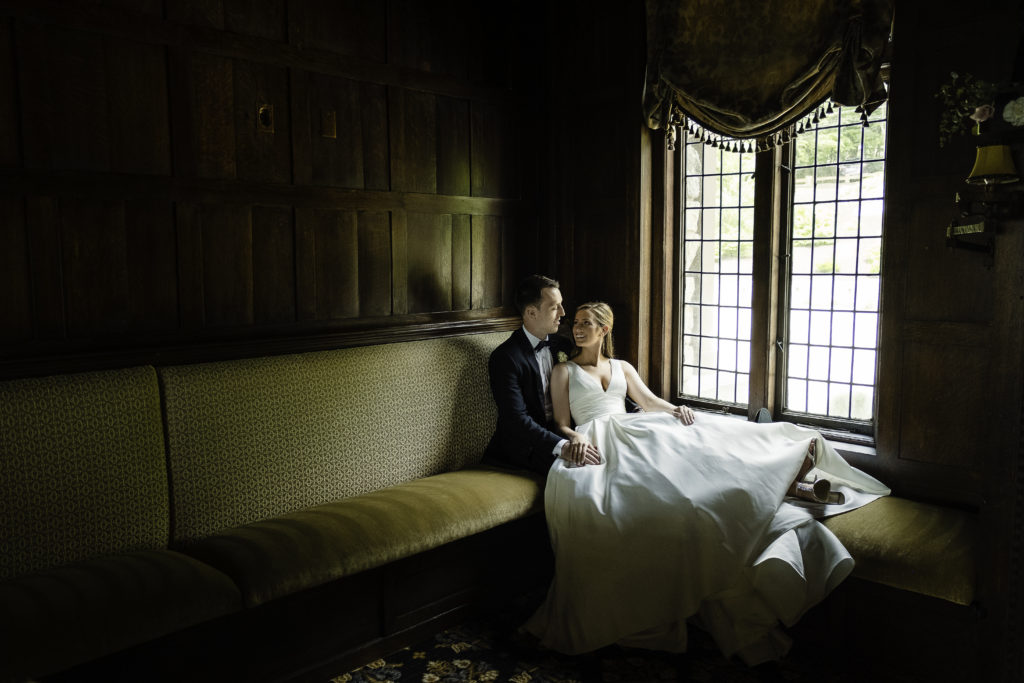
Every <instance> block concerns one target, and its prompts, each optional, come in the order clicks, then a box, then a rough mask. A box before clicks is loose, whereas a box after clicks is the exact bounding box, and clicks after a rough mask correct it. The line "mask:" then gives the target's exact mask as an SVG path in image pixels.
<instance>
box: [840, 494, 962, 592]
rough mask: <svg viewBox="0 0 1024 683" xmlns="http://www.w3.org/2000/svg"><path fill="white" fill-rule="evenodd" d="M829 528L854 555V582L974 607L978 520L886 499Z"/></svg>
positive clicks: (935, 507) (859, 510)
mask: <svg viewBox="0 0 1024 683" xmlns="http://www.w3.org/2000/svg"><path fill="white" fill-rule="evenodd" d="M825 526H827V527H828V528H829V529H831V530H832V532H833V533H834V534H835V535H836V537H838V538H839V540H840V541H842V543H843V545H844V546H846V548H847V550H849V551H850V554H851V555H853V558H854V560H855V562H856V566H855V568H854V570H853V575H854V576H857V577H859V578H862V579H867V580H868V581H874V582H876V583H881V584H885V585H887V586H892V587H894V588H902V589H904V590H909V591H913V592H915V593H923V594H924V595H930V596H932V597H936V598H942V599H943V600H948V601H950V602H955V603H958V604H960V605H969V604H971V603H972V602H973V601H974V597H975V561H976V560H975V557H976V547H975V542H976V541H975V539H976V538H977V520H976V515H974V514H972V513H970V512H965V511H963V510H956V509H952V508H946V507H940V506H937V505H929V504H927V503H919V502H916V501H911V500H907V499H905V498H895V497H891V496H887V497H885V498H880V499H878V500H876V501H875V502H873V503H869V504H868V505H865V506H864V507H862V508H859V509H857V510H854V511H852V512H848V513H846V514H842V515H837V516H835V517H830V518H829V519H827V520H825Z"/></svg>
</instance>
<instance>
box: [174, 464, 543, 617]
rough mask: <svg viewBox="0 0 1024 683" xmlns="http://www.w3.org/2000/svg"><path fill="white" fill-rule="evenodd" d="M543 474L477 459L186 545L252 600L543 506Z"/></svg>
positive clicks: (468, 533)
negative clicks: (460, 467) (473, 464)
mask: <svg viewBox="0 0 1024 683" xmlns="http://www.w3.org/2000/svg"><path fill="white" fill-rule="evenodd" d="M542 491H543V480H542V478H541V477H539V476H534V475H528V474H519V473H513V472H508V471H504V470H500V469H497V468H487V467H474V468H469V469H465V470H461V471H458V472H448V473H446V474H439V475H436V476H433V477H426V478H424V479H418V480H416V481H411V482H408V483H405V484H399V485H397V486H393V487H390V488H387V489H384V490H381V491H374V492H372V493H367V494H365V495H362V496H356V497H354V498H348V499H346V500H341V501H337V502H334V503H330V504H327V505H321V506H318V507H314V508H310V509H308V510H301V511H298V512H292V513H289V514H286V515H282V516H280V517H277V518H275V519H270V520H265V521H262V522H254V523H253V524H249V525H246V526H244V527H240V528H236V529H229V530H226V531H223V532H221V533H218V534H215V535H213V536H210V537H208V538H204V539H202V540H201V541H198V542H197V543H194V544H190V545H189V546H187V547H186V549H185V552H187V553H189V554H190V555H193V556H195V557H197V558H198V559H200V560H202V561H203V562H206V563H207V564H210V565H211V566H213V567H216V568H218V569H220V570H221V571H223V572H224V573H225V574H227V575H228V576H230V577H231V578H232V579H233V580H234V581H235V583H237V584H238V585H239V586H240V587H241V588H242V594H243V596H244V598H245V603H246V605H247V606H250V607H252V606H255V605H259V604H261V603H264V602H267V601H268V600H272V599H274V598H278V597H281V596H284V595H288V594H290V593H294V592H296V591H299V590H302V589H304V588H311V587H313V586H318V585H320V584H323V583H327V582H328V581H331V580H334V579H337V578H340V577H343V576H348V575H350V574H355V573H356V572H360V571H364V570H366V569H371V568H373V567H378V566H381V565H384V564H387V563H388V562H392V561H394V560H397V559H400V558H403V557H409V556H411V555H414V554H416V553H419V552H422V551H424V550H429V549H431V548H436V547H438V546H441V545H443V544H445V543H448V542H450V541H454V540H457V539H460V538H465V537H467V536H471V535H473V534H476V533H479V532H481V531H485V530H487V529H491V528H493V527H496V526H498V525H499V524H503V523H505V522H509V521H511V520H514V519H518V518H520V517H522V516H524V515H527V514H530V513H532V512H537V511H539V510H540V509H541V506H542V502H543V494H542Z"/></svg>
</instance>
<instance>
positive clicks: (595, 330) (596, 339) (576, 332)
mask: <svg viewBox="0 0 1024 683" xmlns="http://www.w3.org/2000/svg"><path fill="white" fill-rule="evenodd" d="M607 333H608V328H606V327H602V326H601V325H598V324H597V320H595V319H594V314H593V313H591V312H590V311H576V318H575V319H573V321H572V338H573V339H574V340H575V341H576V346H579V347H580V348H584V347H587V346H593V345H594V344H600V343H601V340H602V339H604V335H606V334H607Z"/></svg>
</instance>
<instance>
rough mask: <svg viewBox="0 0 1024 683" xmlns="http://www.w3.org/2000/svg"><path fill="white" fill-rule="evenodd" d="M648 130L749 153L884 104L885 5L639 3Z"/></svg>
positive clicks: (710, 0) (888, 23)
mask: <svg viewBox="0 0 1024 683" xmlns="http://www.w3.org/2000/svg"><path fill="white" fill-rule="evenodd" d="M646 3H647V4H646V7H647V77H646V82H645V84H644V96H643V107H644V114H645V116H646V118H647V125H648V126H650V127H651V128H652V129H654V130H665V131H666V134H667V135H666V138H667V140H668V144H669V146H670V147H673V146H674V142H675V130H676V127H677V126H681V125H685V126H686V127H687V129H688V130H689V132H690V134H691V135H694V136H697V137H698V138H700V139H701V140H703V141H705V142H707V143H708V144H715V145H716V146H722V147H726V148H728V149H733V150H735V151H758V150H762V149H769V148H771V147H773V146H775V145H779V144H783V143H785V142H788V141H789V140H790V139H791V138H792V137H793V136H795V135H798V134H799V133H800V132H802V131H803V130H804V129H805V128H806V127H808V126H809V125H810V124H812V123H814V122H817V121H818V120H820V119H821V118H822V117H824V116H826V115H827V114H828V113H830V112H831V109H832V106H833V103H835V104H840V105H843V106H852V107H856V110H857V111H858V112H860V114H861V119H862V120H863V121H864V122H865V123H866V122H867V117H868V116H869V115H870V114H871V112H873V111H874V110H875V109H877V108H878V106H879V105H880V104H882V102H884V101H885V99H886V91H885V87H884V85H883V83H882V76H881V69H882V62H883V54H884V52H885V47H886V45H887V44H888V41H889V35H890V33H891V30H892V16H893V0H822V1H821V2H806V3H805V2H797V1H796V0H761V1H759V2H750V1H749V0H688V1H687V2H679V1H678V0H646Z"/></svg>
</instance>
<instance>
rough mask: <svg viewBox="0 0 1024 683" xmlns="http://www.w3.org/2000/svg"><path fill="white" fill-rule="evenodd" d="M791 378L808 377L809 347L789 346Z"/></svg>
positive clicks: (800, 345)
mask: <svg viewBox="0 0 1024 683" xmlns="http://www.w3.org/2000/svg"><path fill="white" fill-rule="evenodd" d="M789 376H790V377H798V378H806V377H807V347H806V346H805V345H803V344H790V345H789Z"/></svg>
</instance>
